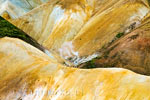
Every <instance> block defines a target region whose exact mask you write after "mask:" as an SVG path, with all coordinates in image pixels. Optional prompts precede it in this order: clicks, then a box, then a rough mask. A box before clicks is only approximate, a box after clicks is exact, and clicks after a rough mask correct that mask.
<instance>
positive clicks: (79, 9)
mask: <svg viewBox="0 0 150 100" xmlns="http://www.w3.org/2000/svg"><path fill="white" fill-rule="evenodd" d="M149 11H150V9H149V5H148V1H147V0H92V1H91V0H61V1H60V0H50V1H49V2H48V3H46V4H43V5H41V6H40V7H37V8H35V9H33V10H32V11H30V12H29V13H27V14H25V15H24V16H22V17H19V18H17V19H13V20H10V22H12V23H13V24H14V25H16V26H17V27H19V28H21V29H22V30H23V31H25V32H26V33H28V34H29V35H30V36H31V37H33V38H34V39H36V40H37V41H38V42H39V43H40V44H42V45H43V46H44V47H46V48H47V49H48V50H50V51H51V50H52V51H54V52H56V53H57V54H58V55H60V56H61V57H63V58H65V59H72V61H73V63H74V64H75V65H76V64H77V65H78V64H79V63H80V62H85V61H87V60H89V59H92V58H94V57H96V56H97V55H96V52H97V51H98V50H100V49H101V48H102V47H104V46H106V45H108V44H109V43H110V42H111V41H113V39H115V36H116V35H117V34H118V33H119V32H125V33H127V32H130V31H132V30H133V29H134V28H136V27H138V26H139V25H140V23H141V21H142V20H143V19H144V17H145V16H146V15H147V14H148V13H149ZM132 26H133V27H132ZM131 27H132V28H131ZM89 48H90V49H89ZM90 55H91V56H90Z"/></svg>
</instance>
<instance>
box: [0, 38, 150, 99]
mask: <svg viewBox="0 0 150 100" xmlns="http://www.w3.org/2000/svg"><path fill="white" fill-rule="evenodd" d="M149 85H150V77H147V76H143V75H139V74H135V73H133V72H131V71H129V70H125V69H120V68H110V69H104V68H101V69H77V68H68V67H66V66H64V65H61V64H59V63H57V62H55V61H54V60H53V59H50V58H49V57H48V56H47V55H46V54H44V53H43V52H41V51H40V50H38V49H36V48H34V47H33V46H31V45H29V44H27V43H25V42H23V41H21V40H19V39H15V38H7V37H6V38H1V39H0V99H1V100H150V95H149V94H150V86H149Z"/></svg>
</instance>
